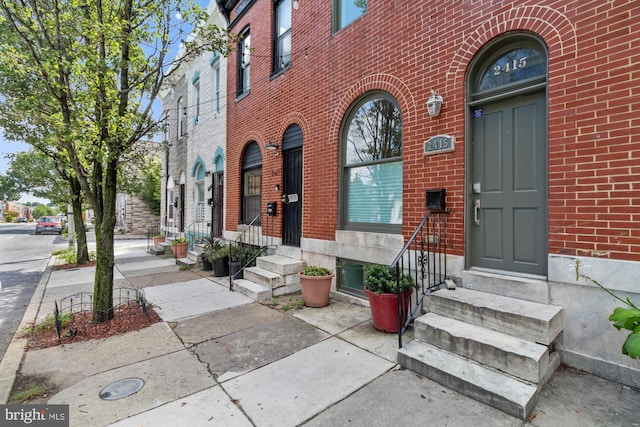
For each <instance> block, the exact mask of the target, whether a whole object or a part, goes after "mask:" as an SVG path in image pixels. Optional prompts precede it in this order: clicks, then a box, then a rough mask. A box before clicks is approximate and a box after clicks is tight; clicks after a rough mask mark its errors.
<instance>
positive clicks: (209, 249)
mask: <svg viewBox="0 0 640 427" xmlns="http://www.w3.org/2000/svg"><path fill="white" fill-rule="evenodd" d="M221 248H222V244H221V243H220V241H219V240H217V239H215V240H211V239H207V240H206V243H205V245H204V246H203V247H202V253H201V254H200V258H201V259H202V270H203V271H211V270H213V260H214V259H215V254H216V252H217V251H219V250H220V249H221Z"/></svg>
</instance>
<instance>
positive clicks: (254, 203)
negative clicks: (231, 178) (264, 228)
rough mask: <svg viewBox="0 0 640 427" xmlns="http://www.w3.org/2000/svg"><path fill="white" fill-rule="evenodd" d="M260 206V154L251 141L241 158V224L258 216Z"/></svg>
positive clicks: (257, 146) (256, 146)
mask: <svg viewBox="0 0 640 427" xmlns="http://www.w3.org/2000/svg"><path fill="white" fill-rule="evenodd" d="M261 206H262V153H261V152H260V146H259V145H258V143H257V142H255V141H252V142H250V143H249V144H248V145H247V148H246V149H245V151H244V155H243V158H242V224H250V223H251V221H253V220H254V219H255V218H256V217H257V216H259V215H260V212H261ZM258 221H259V220H258ZM256 225H259V223H256Z"/></svg>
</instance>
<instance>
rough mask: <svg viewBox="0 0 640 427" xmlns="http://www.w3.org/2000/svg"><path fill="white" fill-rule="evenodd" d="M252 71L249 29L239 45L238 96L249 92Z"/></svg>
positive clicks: (244, 33)
mask: <svg viewBox="0 0 640 427" xmlns="http://www.w3.org/2000/svg"><path fill="white" fill-rule="evenodd" d="M250 70H251V34H250V33H249V28H247V29H246V30H245V31H244V32H243V33H242V39H241V40H240V43H239V45H238V96H240V95H243V94H245V93H248V92H249V75H250Z"/></svg>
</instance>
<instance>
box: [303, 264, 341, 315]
mask: <svg viewBox="0 0 640 427" xmlns="http://www.w3.org/2000/svg"><path fill="white" fill-rule="evenodd" d="M298 276H299V277H300V289H301V291H302V300H303V301H304V305H306V306H307V307H324V306H326V305H329V295H330V293H331V282H332V280H333V273H332V272H331V270H329V269H328V268H325V267H320V266H317V265H308V266H306V267H305V268H304V270H302V271H301V272H299V273H298Z"/></svg>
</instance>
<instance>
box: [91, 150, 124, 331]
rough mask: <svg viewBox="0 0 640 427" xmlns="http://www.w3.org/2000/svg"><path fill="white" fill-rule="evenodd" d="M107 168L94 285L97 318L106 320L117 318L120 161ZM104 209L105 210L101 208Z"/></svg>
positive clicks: (97, 212)
mask: <svg viewBox="0 0 640 427" xmlns="http://www.w3.org/2000/svg"><path fill="white" fill-rule="evenodd" d="M113 163H115V164H112V163H109V164H108V165H107V168H106V169H105V179H104V186H103V188H102V192H101V195H102V197H101V198H100V200H99V201H100V202H101V206H100V207H99V209H96V210H95V227H96V228H95V231H96V249H97V250H96V253H97V258H96V275H95V279H94V287H93V298H94V299H93V321H94V322H96V323H104V322H108V321H109V320H111V319H113V267H114V265H115V261H114V251H113V246H114V245H113V229H114V227H115V225H116V174H117V172H116V171H117V167H118V166H117V162H113ZM100 208H101V209H100Z"/></svg>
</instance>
